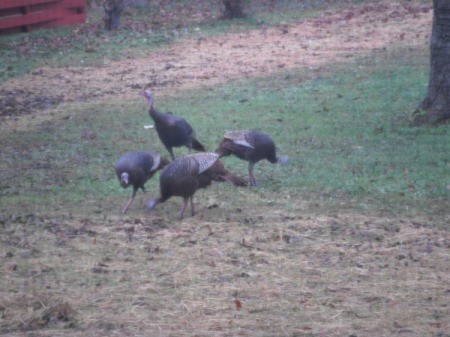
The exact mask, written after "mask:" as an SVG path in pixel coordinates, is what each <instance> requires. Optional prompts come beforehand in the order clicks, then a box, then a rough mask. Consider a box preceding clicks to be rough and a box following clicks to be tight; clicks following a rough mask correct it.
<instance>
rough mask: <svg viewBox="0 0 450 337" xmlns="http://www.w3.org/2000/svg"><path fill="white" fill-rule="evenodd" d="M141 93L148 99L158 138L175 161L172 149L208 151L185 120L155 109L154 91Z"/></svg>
mask: <svg viewBox="0 0 450 337" xmlns="http://www.w3.org/2000/svg"><path fill="white" fill-rule="evenodd" d="M140 93H141V95H143V96H144V97H145V98H146V99H147V102H148V105H149V113H150V117H151V118H152V119H153V121H154V123H155V129H156V132H157V133H158V137H159V139H160V140H161V142H162V143H163V145H164V146H165V147H166V149H167V151H169V154H170V157H171V158H172V160H174V159H175V156H174V154H173V149H172V148H174V147H180V146H186V147H187V148H188V149H189V151H190V150H191V149H194V150H197V151H203V152H204V151H206V150H205V147H204V146H203V145H202V144H201V143H200V142H199V141H198V140H197V138H196V137H195V132H194V129H193V128H192V126H191V125H190V124H189V123H188V122H186V120H185V119H184V118H182V117H180V116H177V115H174V114H170V113H163V112H159V111H157V110H156V109H155V108H154V107H153V103H154V101H155V99H154V95H153V92H152V91H150V90H143V91H141V92H140Z"/></svg>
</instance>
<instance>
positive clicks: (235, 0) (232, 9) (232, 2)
mask: <svg viewBox="0 0 450 337" xmlns="http://www.w3.org/2000/svg"><path fill="white" fill-rule="evenodd" d="M222 4H223V6H224V12H223V16H222V18H224V19H239V18H244V17H245V14H244V11H243V10H242V0H222Z"/></svg>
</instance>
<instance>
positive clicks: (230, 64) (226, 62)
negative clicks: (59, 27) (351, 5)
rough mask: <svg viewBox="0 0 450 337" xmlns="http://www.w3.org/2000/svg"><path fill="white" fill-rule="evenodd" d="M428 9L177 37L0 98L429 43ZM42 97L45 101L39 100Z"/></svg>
mask: <svg viewBox="0 0 450 337" xmlns="http://www.w3.org/2000/svg"><path fill="white" fill-rule="evenodd" d="M431 20H432V10H431V7H426V6H418V5H414V6H413V5H405V4H398V3H394V4H392V3H390V2H389V1H386V2H385V3H384V4H381V5H380V4H377V5H376V6H365V7H361V8H358V9H355V10H336V11H333V12H325V13H323V14H322V15H321V16H320V17H317V18H310V19H305V20H300V21H298V22H297V23H295V24H290V25H280V26H278V27H275V28H267V27H264V28H261V29H258V30H252V31H247V32H245V33H239V34H229V35H225V36H215V37H200V38H192V39H187V40H181V41H179V42H178V43H175V44H173V45H172V46H171V47H165V48H161V49H160V50H159V51H156V52H152V53H150V54H149V55H148V57H145V58H140V59H126V60H121V61H115V62H106V61H105V62H104V63H103V64H101V65H98V66H95V67H67V68H48V67H43V68H40V69H36V70H35V71H33V73H32V74H30V75H27V76H24V77H21V78H15V79H12V80H10V81H7V82H5V83H3V84H2V88H3V89H2V90H1V92H0V97H1V96H3V98H4V99H5V97H8V95H10V94H12V93H14V92H17V91H21V92H25V93H27V95H28V96H29V100H30V102H31V103H30V105H33V106H35V107H37V109H36V110H40V108H42V106H44V107H45V102H43V103H42V102H40V99H38V101H39V102H38V103H39V104H37V105H35V104H33V102H34V101H35V99H33V98H32V97H33V96H34V97H35V98H36V97H38V98H41V97H47V98H49V100H50V103H52V102H55V101H56V102H62V101H78V100H91V99H101V98H105V97H107V96H109V97H116V98H124V97H134V96H135V95H136V91H137V90H139V89H140V88H142V87H144V86H147V87H149V86H150V87H153V88H155V89H157V90H158V91H159V94H160V95H161V94H164V93H167V92H170V91H172V90H174V89H184V88H188V87H195V86H209V85H214V84H217V83H223V82H226V81H228V80H233V79H237V78H242V77H251V76H257V75H268V74H272V73H276V72H280V71H285V70H288V69H293V68H305V67H307V68H315V67H318V66H321V65H324V64H327V63H329V62H337V61H339V62H341V61H345V60H352V59H354V58H355V57H358V56H362V55H364V54H365V53H367V52H370V51H374V50H380V49H383V48H390V47H392V46H399V45H400V46H408V47H414V46H416V45H424V44H428V43H429V35H430V32H431ZM44 101H45V100H44Z"/></svg>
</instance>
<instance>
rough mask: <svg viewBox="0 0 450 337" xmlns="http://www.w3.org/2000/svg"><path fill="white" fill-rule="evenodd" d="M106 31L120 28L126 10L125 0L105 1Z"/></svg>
mask: <svg viewBox="0 0 450 337" xmlns="http://www.w3.org/2000/svg"><path fill="white" fill-rule="evenodd" d="M103 8H104V9H105V19H104V20H105V29H106V30H115V29H118V28H119V26H120V16H121V15H122V12H123V9H124V8H125V3H124V0H104V1H103Z"/></svg>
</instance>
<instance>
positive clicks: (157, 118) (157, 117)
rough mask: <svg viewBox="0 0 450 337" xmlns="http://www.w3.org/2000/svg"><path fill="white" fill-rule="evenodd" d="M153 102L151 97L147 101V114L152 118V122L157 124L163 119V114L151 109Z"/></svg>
mask: <svg viewBox="0 0 450 337" xmlns="http://www.w3.org/2000/svg"><path fill="white" fill-rule="evenodd" d="M153 102H154V98H153V95H152V96H151V97H150V98H149V100H148V104H149V107H150V108H149V110H148V112H149V114H150V117H152V118H153V120H154V121H155V122H157V121H162V120H163V119H164V115H165V114H163V113H161V112H159V111H157V110H156V109H155V108H154V107H153Z"/></svg>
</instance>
